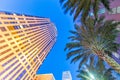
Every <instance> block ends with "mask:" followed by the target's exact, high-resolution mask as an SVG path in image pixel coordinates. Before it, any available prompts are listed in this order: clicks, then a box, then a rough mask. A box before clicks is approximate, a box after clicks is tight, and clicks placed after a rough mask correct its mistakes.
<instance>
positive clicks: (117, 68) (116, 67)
mask: <svg viewBox="0 0 120 80" xmlns="http://www.w3.org/2000/svg"><path fill="white" fill-rule="evenodd" d="M94 51H95V53H96V54H97V55H98V56H99V58H101V59H102V60H104V61H106V62H107V63H108V64H109V65H110V66H111V67H112V68H113V69H114V70H115V71H116V72H118V73H120V64H118V63H117V62H116V61H115V60H114V59H113V58H111V57H110V56H108V55H107V54H106V53H103V52H102V51H96V50H94Z"/></svg>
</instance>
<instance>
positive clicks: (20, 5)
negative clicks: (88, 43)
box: [0, 0, 77, 80]
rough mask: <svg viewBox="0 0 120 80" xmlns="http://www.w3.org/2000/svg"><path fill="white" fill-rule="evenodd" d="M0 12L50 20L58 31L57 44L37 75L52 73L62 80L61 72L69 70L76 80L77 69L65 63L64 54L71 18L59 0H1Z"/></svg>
mask: <svg viewBox="0 0 120 80" xmlns="http://www.w3.org/2000/svg"><path fill="white" fill-rule="evenodd" d="M0 10H2V11H9V12H17V13H22V14H30V15H37V16H42V17H48V18H50V20H51V21H52V22H53V23H54V24H55V25H56V27H57V30H58V37H57V42H56V43H55V45H54V47H53V48H52V50H51V51H50V53H49V55H48V56H47V58H46V59H45V61H44V62H43V64H42V66H41V67H40V68H39V70H38V72H37V74H42V73H53V74H54V76H55V78H56V80H62V72H63V71H66V70H70V71H71V73H72V77H73V80H77V79H76V74H75V72H76V69H77V67H75V66H76V65H75V64H70V61H66V53H67V52H64V48H65V44H66V43H67V42H68V39H67V37H68V36H69V35H70V33H69V32H68V31H69V30H71V29H73V20H72V16H69V15H68V14H66V15H65V14H64V13H63V10H62V9H61V6H60V3H59V0H1V1H0Z"/></svg>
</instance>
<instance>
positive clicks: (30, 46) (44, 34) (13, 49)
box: [0, 12, 57, 80]
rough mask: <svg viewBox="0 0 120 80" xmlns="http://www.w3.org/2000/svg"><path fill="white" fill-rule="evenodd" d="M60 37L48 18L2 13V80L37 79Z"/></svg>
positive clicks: (0, 58)
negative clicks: (41, 66)
mask: <svg viewBox="0 0 120 80" xmlns="http://www.w3.org/2000/svg"><path fill="white" fill-rule="evenodd" d="M56 36H57V31H56V28H55V26H54V24H53V23H52V22H50V20H49V19H48V18H43V17H38V16H30V15H22V14H16V13H9V12H0V80H34V79H35V78H36V71H37V70H38V68H39V66H40V65H41V64H42V62H43V60H44V59H45V57H46V56H47V54H48V52H49V51H50V49H51V48H52V47H53V45H54V43H55V41H56Z"/></svg>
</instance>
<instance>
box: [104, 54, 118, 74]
mask: <svg viewBox="0 0 120 80" xmlns="http://www.w3.org/2000/svg"><path fill="white" fill-rule="evenodd" d="M104 57H105V58H104V60H105V61H106V62H107V63H108V64H109V65H110V66H111V67H112V68H113V69H114V70H115V71H117V72H118V73H120V65H119V64H118V63H117V62H116V61H115V60H114V59H113V58H111V57H110V56H108V55H104Z"/></svg>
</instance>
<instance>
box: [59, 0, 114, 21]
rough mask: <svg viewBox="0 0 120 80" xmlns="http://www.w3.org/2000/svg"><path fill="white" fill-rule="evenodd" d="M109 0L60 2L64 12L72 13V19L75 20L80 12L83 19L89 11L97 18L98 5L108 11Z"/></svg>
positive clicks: (65, 0)
mask: <svg viewBox="0 0 120 80" xmlns="http://www.w3.org/2000/svg"><path fill="white" fill-rule="evenodd" d="M110 1H112V0H60V3H62V4H63V9H65V11H64V12H65V13H67V12H68V11H69V12H70V15H72V14H74V20H76V18H77V17H78V16H79V15H80V13H81V14H82V15H81V19H82V21H84V20H85V19H86V17H87V16H88V15H89V14H90V13H91V12H93V14H94V17H95V18H97V15H98V14H97V13H98V11H99V9H100V6H103V7H105V8H106V9H107V10H109V11H110V7H109V4H110Z"/></svg>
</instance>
